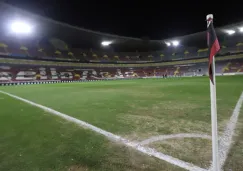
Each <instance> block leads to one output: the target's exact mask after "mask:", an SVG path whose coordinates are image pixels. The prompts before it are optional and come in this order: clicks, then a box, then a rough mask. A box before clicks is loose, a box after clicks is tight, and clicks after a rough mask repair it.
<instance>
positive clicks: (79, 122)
mask: <svg viewBox="0 0 243 171" xmlns="http://www.w3.org/2000/svg"><path fill="white" fill-rule="evenodd" d="M0 93H3V94H5V95H8V96H10V97H13V98H15V99H18V100H20V101H23V102H25V103H28V104H30V105H32V106H35V107H38V108H40V109H43V110H44V111H47V112H49V113H50V114H53V115H57V116H59V117H61V118H63V119H66V120H68V121H70V122H73V123H76V124H77V125H79V126H81V127H83V128H88V129H90V130H92V131H94V132H96V133H99V134H102V135H103V136H105V137H107V138H108V139H110V140H112V141H116V142H119V143H123V144H124V145H126V146H128V147H132V148H133V149H136V150H137V151H140V152H142V153H144V154H147V155H149V156H153V157H156V158H158V159H161V160H164V161H167V162H168V163H171V164H173V165H176V166H179V167H181V168H184V169H186V170H189V171H207V170H206V169H203V168H200V167H198V166H195V165H193V164H191V163H188V162H185V161H182V160H180V159H177V158H174V157H172V156H169V155H166V154H163V153H160V152H158V151H156V150H155V149H153V148H148V147H143V146H141V145H139V144H138V143H136V142H131V141H129V140H127V139H125V138H122V137H120V136H118V135H115V134H112V133H110V132H108V131H105V130H103V129H100V128H98V127H96V126H93V125H91V124H89V123H87V122H84V121H82V120H79V119H76V118H74V117H71V116H68V115H66V114H64V113H61V112H58V111H56V110H54V109H51V108H49V107H46V106H43V105H40V104H37V103H35V102H32V101H30V100H27V99H24V98H22V97H19V96H16V95H13V94H10V93H7V92H4V91H1V90H0Z"/></svg>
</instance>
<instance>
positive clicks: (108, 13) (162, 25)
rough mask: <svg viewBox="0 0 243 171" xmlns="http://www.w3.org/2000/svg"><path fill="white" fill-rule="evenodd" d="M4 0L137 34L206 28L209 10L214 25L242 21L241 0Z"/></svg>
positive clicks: (46, 13)
mask: <svg viewBox="0 0 243 171" xmlns="http://www.w3.org/2000/svg"><path fill="white" fill-rule="evenodd" d="M197 1H198V2H197ZM5 2H8V3H11V4H14V5H16V6H18V7H20V8H23V9H26V10H28V11H31V12H33V13H36V14H40V15H42V16H46V17H50V18H52V19H54V20H58V21H62V22H66V23H69V24H71V25H76V26H79V27H82V28H86V29H91V30H95V31H100V32H106V33H111V34H117V35H121V36H129V37H137V38H141V37H149V38H150V39H164V38H170V37H175V36H183V35H186V34H191V33H195V32H200V31H204V30H205V29H206V22H205V18H206V15H207V14H208V13H213V14H214V17H215V20H214V23H215V24H214V25H215V27H219V26H224V25H227V24H232V23H234V22H239V21H243V12H242V6H241V3H240V2H234V3H233V2H232V3H230V1H213V0H211V1H200V2H199V0H193V1H186V0H183V1H175V0H170V1H169V0H167V1H162V0H160V1H153V0H151V1H148V0H144V1H143V0H140V1H132V0H130V1H125V0H120V1H119V0H113V1H111V0H110V1H105V0H96V1H95V0H85V1H84V0H83V1H82V0H21V1H20V0H5ZM217 2H220V3H217Z"/></svg>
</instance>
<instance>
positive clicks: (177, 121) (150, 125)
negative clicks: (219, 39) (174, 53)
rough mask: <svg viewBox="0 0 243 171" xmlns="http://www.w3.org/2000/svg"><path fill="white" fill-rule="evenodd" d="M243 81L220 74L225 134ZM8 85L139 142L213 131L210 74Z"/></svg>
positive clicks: (221, 127)
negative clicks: (202, 75)
mask: <svg viewBox="0 0 243 171" xmlns="http://www.w3.org/2000/svg"><path fill="white" fill-rule="evenodd" d="M242 82H243V77H242V76H235V77H217V103H218V120H219V130H220V132H222V131H223V130H224V127H225V124H226V123H227V121H228V119H229V118H230V116H231V114H232V111H233V109H234V106H235V103H236V101H237V100H238V96H239V94H240V93H241V91H242ZM2 89H3V91H6V92H10V93H12V94H15V95H17V96H20V97H23V98H26V99H28V100H31V101H33V102H35V103H38V104H42V105H44V106H47V107H50V108H52V109H55V110H57V111H60V112H63V113H66V114H68V115H70V116H73V117H75V118H78V119H80V120H83V121H86V122H88V123H90V124H92V125H95V126H97V127H99V128H102V129H104V130H107V131H109V132H112V133H114V134H118V135H121V136H125V137H126V138H128V139H132V140H135V141H142V140H144V139H147V138H149V137H151V136H157V135H164V134H178V133H206V134H210V133H211V128H210V126H211V117H210V96H209V80H208V77H199V78H197V77H196V78H178V79H177V78H175V79H146V80H124V81H103V82H87V83H70V84H69V83H67V84H51V85H31V86H16V87H3V88H2Z"/></svg>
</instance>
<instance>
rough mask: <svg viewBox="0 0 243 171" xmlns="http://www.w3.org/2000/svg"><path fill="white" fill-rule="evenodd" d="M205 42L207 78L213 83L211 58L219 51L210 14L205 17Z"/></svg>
mask: <svg viewBox="0 0 243 171" xmlns="http://www.w3.org/2000/svg"><path fill="white" fill-rule="evenodd" d="M207 27H208V31H207V40H208V50H209V72H208V73H209V78H210V80H211V81H212V83H214V80H213V74H214V73H213V68H212V63H213V58H214V56H215V55H216V54H217V52H218V51H219V50H220V46H219V41H218V38H217V35H216V33H215V30H214V27H213V15H212V14H210V15H208V16H207Z"/></svg>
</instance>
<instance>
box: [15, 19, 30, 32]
mask: <svg viewBox="0 0 243 171" xmlns="http://www.w3.org/2000/svg"><path fill="white" fill-rule="evenodd" d="M10 28H11V30H12V31H13V32H14V33H24V34H29V33H31V32H32V27H31V26H30V25H29V24H28V23H25V22H22V21H14V22H13V23H12V24H11V26H10Z"/></svg>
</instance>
